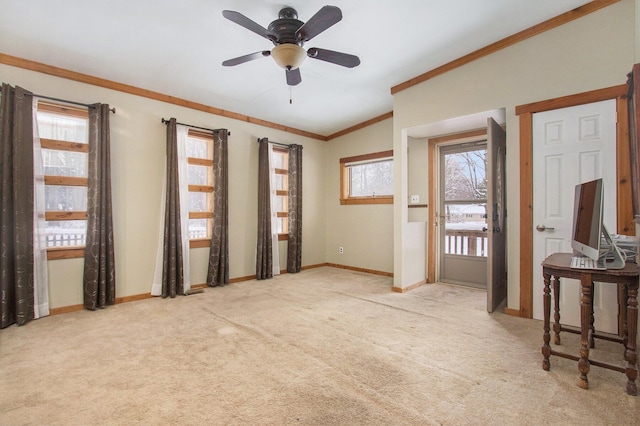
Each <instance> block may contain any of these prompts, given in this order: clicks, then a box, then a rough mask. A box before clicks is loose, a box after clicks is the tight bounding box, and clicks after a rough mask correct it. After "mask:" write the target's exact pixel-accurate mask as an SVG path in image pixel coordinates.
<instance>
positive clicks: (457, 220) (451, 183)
mask: <svg viewBox="0 0 640 426" xmlns="http://www.w3.org/2000/svg"><path fill="white" fill-rule="evenodd" d="M438 151H439V155H438V170H439V173H438V175H439V177H438V183H437V186H438V195H439V197H438V198H439V203H438V213H437V227H438V244H437V247H438V259H439V271H440V273H439V281H441V282H446V283H452V284H459V285H464V286H468V287H474V288H480V289H486V288H487V257H488V255H489V244H488V238H487V230H488V226H487V140H486V138H482V139H479V140H476V141H469V142H462V143H460V142H457V143H455V142H454V143H452V144H448V145H444V146H441V147H439V149H438Z"/></svg>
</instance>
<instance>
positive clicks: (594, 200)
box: [571, 179, 603, 260]
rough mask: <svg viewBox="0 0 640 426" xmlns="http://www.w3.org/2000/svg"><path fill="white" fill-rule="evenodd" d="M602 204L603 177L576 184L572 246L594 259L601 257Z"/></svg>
mask: <svg viewBox="0 0 640 426" xmlns="http://www.w3.org/2000/svg"><path fill="white" fill-rule="evenodd" d="M602 204H603V192H602V179H596V180H592V181H589V182H584V183H581V184H579V185H576V188H575V198H574V204H573V233H572V239H571V248H573V249H574V250H575V251H577V252H578V253H580V254H583V255H584V256H587V257H590V258H592V259H593V260H598V258H599V257H600V239H601V238H600V237H601V236H602Z"/></svg>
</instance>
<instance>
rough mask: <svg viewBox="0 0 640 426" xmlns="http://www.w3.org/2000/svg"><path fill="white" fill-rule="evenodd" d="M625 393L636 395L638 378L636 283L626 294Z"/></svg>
mask: <svg viewBox="0 0 640 426" xmlns="http://www.w3.org/2000/svg"><path fill="white" fill-rule="evenodd" d="M627 297H628V300H627V350H626V354H625V355H626V356H625V358H626V359H627V368H626V370H625V373H626V374H627V393H628V394H629V395H637V393H638V389H637V387H636V377H637V376H638V366H637V360H638V358H637V353H636V332H637V324H638V299H637V298H638V281H637V280H635V281H634V282H633V283H630V284H628V292H627Z"/></svg>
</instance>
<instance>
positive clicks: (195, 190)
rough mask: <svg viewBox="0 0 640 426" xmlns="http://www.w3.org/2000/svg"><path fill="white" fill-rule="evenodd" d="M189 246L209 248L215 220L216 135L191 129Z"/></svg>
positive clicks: (188, 148)
mask: <svg viewBox="0 0 640 426" xmlns="http://www.w3.org/2000/svg"><path fill="white" fill-rule="evenodd" d="M187 162H188V164H189V168H188V183H189V245H190V247H191V248H196V247H209V245H210V244H211V228H212V223H211V222H212V220H213V135H212V134H211V133H207V132H202V131H198V130H196V129H189V133H188V136H187Z"/></svg>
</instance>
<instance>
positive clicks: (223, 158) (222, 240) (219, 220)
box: [207, 129, 229, 287]
mask: <svg viewBox="0 0 640 426" xmlns="http://www.w3.org/2000/svg"><path fill="white" fill-rule="evenodd" d="M227 139H228V131H227V129H220V130H216V131H214V133H213V229H212V232H211V248H210V251H209V269H208V271H207V284H208V285H209V286H211V287H215V286H219V285H224V284H227V283H228V282H229V215H228V213H229V195H228V194H229V159H228V153H227Z"/></svg>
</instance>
